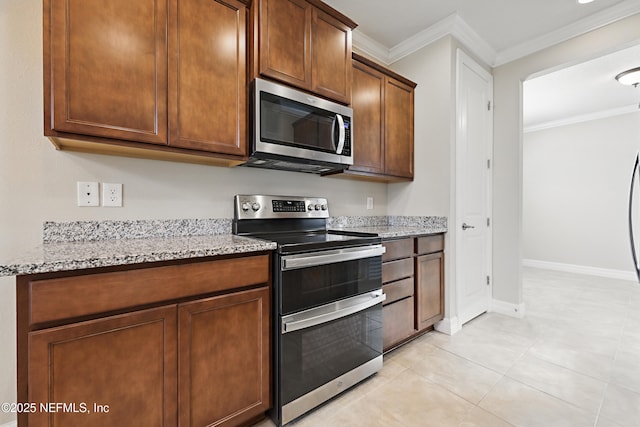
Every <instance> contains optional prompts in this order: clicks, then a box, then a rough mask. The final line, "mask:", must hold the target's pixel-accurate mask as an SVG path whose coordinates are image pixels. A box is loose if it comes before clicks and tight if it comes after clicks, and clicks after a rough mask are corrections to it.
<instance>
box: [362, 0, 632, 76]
mask: <svg viewBox="0 0 640 427" xmlns="http://www.w3.org/2000/svg"><path fill="white" fill-rule="evenodd" d="M636 13H640V3H639V2H638V0H625V1H623V2H621V3H618V4H617V5H614V6H611V7H610V8H607V9H605V10H603V11H601V12H599V13H596V14H593V15H591V16H588V17H586V18H584V19H581V20H580V21H577V22H574V23H573V24H570V25H567V26H565V27H563V28H560V29H558V30H556V31H552V32H550V33H548V34H546V35H544V36H541V37H537V38H534V39H532V40H529V41H527V42H524V43H521V44H519V45H517V46H514V47H512V48H509V49H505V50H502V51H500V52H496V51H495V50H494V49H493V48H492V47H491V45H489V44H488V43H487V42H486V41H485V40H484V39H483V38H482V37H480V36H479V35H478V33H476V32H475V31H474V30H473V28H471V26H469V25H468V24H467V23H466V22H465V21H464V20H463V19H462V18H461V17H460V16H459V15H458V14H456V13H454V14H452V15H449V16H448V17H446V18H444V19H442V20H441V21H438V22H437V23H435V24H434V25H432V26H430V27H429V28H427V29H425V30H422V31H420V32H419V33H418V34H416V35H415V36H413V37H410V38H408V39H406V40H404V41H402V42H400V43H398V44H397V45H395V46H393V47H392V48H387V47H386V46H384V45H383V44H381V43H379V42H377V41H375V40H374V39H372V38H371V37H369V36H367V35H366V34H364V33H362V32H360V31H358V30H357V29H356V30H354V31H353V46H354V49H356V50H358V51H360V52H362V53H363V54H364V55H365V56H369V57H371V58H372V59H375V60H376V61H378V62H381V63H382V64H384V65H387V66H388V65H391V64H392V63H394V62H396V61H398V60H400V59H402V58H404V57H405V56H408V55H411V54H412V53H414V52H416V51H418V50H420V49H422V48H423V47H425V46H428V45H429V44H431V43H433V42H435V41H437V40H439V39H441V38H442V37H445V36H447V35H451V36H453V37H454V38H455V39H456V40H458V41H459V42H460V43H462V44H463V45H464V46H465V47H466V48H467V49H469V50H470V52H471V53H473V54H474V55H476V56H477V57H478V59H480V60H482V61H483V62H485V63H486V64H487V65H489V66H491V67H497V66H500V65H504V64H506V63H508V62H511V61H515V60H517V59H520V58H522V57H525V56H527V55H530V54H532V53H534V52H537V51H540V50H542V49H546V48H548V47H550V46H553V45H555V44H558V43H562V42H564V41H567V40H569V39H571V38H573V37H577V36H579V35H582V34H585V33H588V32H589V31H593V30H595V29H597V28H600V27H603V26H605V25H608V24H611V23H613V22H616V21H619V20H621V19H624V18H627V17H629V16H631V15H635V14H636Z"/></svg>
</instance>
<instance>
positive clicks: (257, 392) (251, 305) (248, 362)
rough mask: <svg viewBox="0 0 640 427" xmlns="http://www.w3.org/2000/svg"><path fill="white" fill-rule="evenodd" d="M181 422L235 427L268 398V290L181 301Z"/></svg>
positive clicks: (258, 410) (265, 405)
mask: <svg viewBox="0 0 640 427" xmlns="http://www.w3.org/2000/svg"><path fill="white" fill-rule="evenodd" d="M178 313H179V314H178V318H179V334H180V335H179V336H180V337H179V356H178V357H179V361H178V375H179V384H178V394H179V399H180V402H179V408H180V409H179V412H180V425H181V426H203V425H214V424H215V425H238V424H241V423H246V422H247V421H248V420H250V419H252V418H254V417H256V416H257V415H259V414H261V413H263V412H264V411H266V410H267V409H268V408H269V407H270V406H271V401H270V392H269V390H270V383H269V381H270V375H271V374H270V336H269V330H270V318H271V317H270V293H269V288H268V287H264V288H259V289H256V290H250V291H244V292H236V293H233V294H229V295H223V296H219V297H214V298H209V299H205V300H200V301H196V302H192V303H185V304H181V305H180V306H179V309H178Z"/></svg>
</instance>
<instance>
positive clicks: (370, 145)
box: [349, 61, 384, 174]
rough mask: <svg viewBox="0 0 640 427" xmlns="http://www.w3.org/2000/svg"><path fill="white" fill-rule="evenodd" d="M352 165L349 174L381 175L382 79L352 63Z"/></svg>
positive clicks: (380, 74)
mask: <svg viewBox="0 0 640 427" xmlns="http://www.w3.org/2000/svg"><path fill="white" fill-rule="evenodd" d="M351 88H352V92H351V108H353V135H354V136H353V165H352V166H350V167H349V172H355V171H361V172H370V173H375V174H384V75H383V74H382V73H381V72H379V71H377V70H374V69H373V68H371V67H368V66H366V65H364V64H361V63H360V62H356V61H354V62H353V80H352V82H351Z"/></svg>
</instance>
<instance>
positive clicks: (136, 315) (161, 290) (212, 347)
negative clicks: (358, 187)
mask: <svg viewBox="0 0 640 427" xmlns="http://www.w3.org/2000/svg"><path fill="white" fill-rule="evenodd" d="M269 266H270V255H268V254H263V255H258V256H248V257H236V258H224V259H221V260H219V261H216V260H215V259H213V260H212V259H208V260H206V261H203V262H194V263H191V264H176V265H164V266H161V267H150V268H141V269H129V270H124V271H117V269H116V271H114V269H107V270H106V271H105V270H104V269H103V270H101V271H100V272H96V273H95V274H90V273H89V274H82V275H75V276H64V274H63V275H62V276H61V274H60V273H54V274H48V275H33V276H19V277H18V285H17V296H18V297H17V303H18V307H17V309H18V401H20V402H30V403H35V404H36V405H37V407H36V410H34V411H28V412H25V413H22V414H19V420H18V423H19V424H18V425H19V426H20V427H24V426H27V425H28V426H32V427H33V426H65V427H66V426H71V427H74V426H87V425H100V426H115V427H122V426H129V425H135V426H161V425H162V426H176V425H180V426H204V425H215V426H235V425H242V424H247V423H250V422H251V421H252V420H256V419H258V418H260V417H262V416H263V415H264V413H265V411H266V410H268V409H269V408H270V406H271V392H270V377H271V368H270V354H271V342H270V327H271V320H270V319H271V316H270V310H271V307H270V304H271V302H270V295H271V290H270V286H269V285H270V279H269ZM247 270H250V272H247ZM145 279H146V280H145ZM153 284H155V285H156V286H157V287H156V292H154V293H153V295H151V294H149V295H148V301H157V300H158V299H162V298H166V296H167V295H171V296H172V298H171V299H173V300H169V301H166V302H164V303H160V304H158V303H155V304H154V306H153V307H151V308H147V307H148V306H149V303H148V304H144V299H143V296H144V295H147V292H148V286H151V285H153ZM207 284H209V285H208V287H207ZM85 287H90V289H92V292H89V293H85V294H83V293H82V292H81V289H82V288H85ZM55 288H61V290H62V291H65V290H68V289H78V295H80V298H83V299H84V301H83V300H78V299H75V300H74V298H73V295H69V296H68V297H67V298H66V299H65V300H61V299H59V300H58V302H57V304H56V306H57V311H56V312H47V311H46V310H44V308H43V306H45V305H46V306H48V305H49V304H46V300H43V299H42V296H43V295H50V294H51V293H52V292H53V293H55V292H56V291H55ZM207 289H210V291H211V292H209V294H208V295H207V294H206V290H207ZM203 292H204V294H203ZM122 294H128V298H127V299H128V300H129V301H131V302H130V303H129V304H139V303H140V302H141V301H142V302H143V303H142V305H141V306H140V305H135V306H132V307H122V308H121V306H122V305H126V302H125V300H123V299H122V298H121V295H122ZM87 307H89V309H88V308H87ZM92 307H118V308H117V309H116V310H115V311H116V312H115V313H114V310H112V311H109V312H105V313H102V312H100V311H99V310H104V309H103V308H96V309H92ZM78 312H82V316H80V317H78V316H77V315H75V314H74V315H72V316H75V317H68V316H67V315H65V313H78ZM41 404H42V405H45V406H41ZM65 405H66V406H65Z"/></svg>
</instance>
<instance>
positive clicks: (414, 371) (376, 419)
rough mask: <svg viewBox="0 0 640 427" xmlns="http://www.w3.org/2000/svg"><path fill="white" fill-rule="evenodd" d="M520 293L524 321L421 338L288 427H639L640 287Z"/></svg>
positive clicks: (492, 321)
mask: <svg viewBox="0 0 640 427" xmlns="http://www.w3.org/2000/svg"><path fill="white" fill-rule="evenodd" d="M523 292H524V302H525V309H526V316H525V318H524V319H516V318H512V317H508V316H504V315H500V314H496V313H488V314H484V315H482V316H480V317H478V318H476V319H474V320H472V321H471V322H469V323H468V324H466V325H465V326H464V327H463V328H462V330H461V331H460V332H458V333H457V334H455V335H453V336H447V335H444V334H441V333H438V332H431V333H429V334H427V335H424V336H422V337H420V338H418V339H416V340H414V341H413V342H411V343H409V344H407V345H405V346H403V347H401V348H400V349H398V350H396V351H393V352H391V353H389V354H387V355H385V360H384V368H383V369H382V370H381V371H380V372H379V373H378V374H376V375H375V376H373V377H372V378H370V379H368V380H366V381H364V382H362V383H361V384H359V385H358V386H356V387H354V388H353V389H351V390H350V391H348V392H347V393H345V394H343V395H341V396H338V397H337V398H335V399H333V400H332V401H330V402H329V403H327V404H325V405H323V406H321V407H320V408H317V409H316V410H314V411H312V412H310V413H309V414H307V415H306V416H303V417H301V418H299V419H298V420H296V421H294V422H293V423H291V424H290V425H291V426H295V427H326V426H349V427H351V426H354V427H355V426H363V427H364V426H366V427H375V426H384V427H396V426H398V427H401V426H404V427H413V426H421V427H422V426H425V427H426V426H437V427H447V426H461V427H473V426H478V427H485V426H486V427H501V426H571V427H573V426H596V427H615V426H629V427H640V285H639V284H637V283H635V282H629V281H622V280H613V279H603V278H599V277H591V276H582V275H576V274H569V273H560V272H553V271H546V270H537V269H525V272H524V286H523ZM271 425H272V424H271V422H270V421H263V422H262V423H260V424H258V426H259V427H267V426H271Z"/></svg>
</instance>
